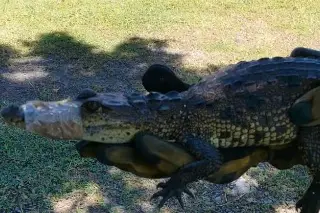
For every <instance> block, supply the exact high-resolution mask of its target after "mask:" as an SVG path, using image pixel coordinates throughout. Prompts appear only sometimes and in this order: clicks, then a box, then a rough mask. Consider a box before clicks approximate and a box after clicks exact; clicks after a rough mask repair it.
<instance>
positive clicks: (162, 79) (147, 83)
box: [142, 64, 190, 93]
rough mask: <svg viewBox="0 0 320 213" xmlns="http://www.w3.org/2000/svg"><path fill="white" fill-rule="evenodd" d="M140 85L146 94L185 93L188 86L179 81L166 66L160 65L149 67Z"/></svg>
mask: <svg viewBox="0 0 320 213" xmlns="http://www.w3.org/2000/svg"><path fill="white" fill-rule="evenodd" d="M142 84H143V86H144V88H145V89H146V90H147V91H148V92H152V91H155V92H160V93H167V92H170V91H174V90H175V91H178V92H182V91H186V90H188V88H189V86H190V85H188V84H186V83H184V82H183V81H181V80H180V79H179V78H178V77H177V76H176V75H175V74H174V72H173V71H172V70H171V69H170V68H169V67H167V66H165V65H161V64H153V65H151V66H150V67H149V68H148V69H147V71H146V72H145V74H144V75H143V77H142Z"/></svg>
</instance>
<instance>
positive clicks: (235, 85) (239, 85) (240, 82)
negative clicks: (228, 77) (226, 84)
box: [232, 80, 243, 88]
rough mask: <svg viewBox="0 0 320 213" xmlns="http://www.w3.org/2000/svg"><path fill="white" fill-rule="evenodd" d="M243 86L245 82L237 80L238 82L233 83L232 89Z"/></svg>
mask: <svg viewBox="0 0 320 213" xmlns="http://www.w3.org/2000/svg"><path fill="white" fill-rule="evenodd" d="M242 85H243V81H241V80H237V81H235V82H233V84H232V87H233V88H239V87H241V86H242Z"/></svg>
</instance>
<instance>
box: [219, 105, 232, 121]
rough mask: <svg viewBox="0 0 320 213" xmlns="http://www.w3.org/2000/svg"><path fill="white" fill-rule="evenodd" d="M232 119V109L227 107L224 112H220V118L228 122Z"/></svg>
mask: <svg viewBox="0 0 320 213" xmlns="http://www.w3.org/2000/svg"><path fill="white" fill-rule="evenodd" d="M231 117H232V108H231V107H230V106H227V107H226V108H225V109H224V110H222V111H221V112H220V118H221V119H224V120H227V119H230V118H231Z"/></svg>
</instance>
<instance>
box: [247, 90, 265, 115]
mask: <svg viewBox="0 0 320 213" xmlns="http://www.w3.org/2000/svg"><path fill="white" fill-rule="evenodd" d="M265 103H266V100H264V99H263V98H261V97H259V96H258V95H252V94H248V95H247V98H246V105H247V108H248V109H249V110H254V111H256V110H257V109H258V108H260V107H262V106H263V105H264V104H265Z"/></svg>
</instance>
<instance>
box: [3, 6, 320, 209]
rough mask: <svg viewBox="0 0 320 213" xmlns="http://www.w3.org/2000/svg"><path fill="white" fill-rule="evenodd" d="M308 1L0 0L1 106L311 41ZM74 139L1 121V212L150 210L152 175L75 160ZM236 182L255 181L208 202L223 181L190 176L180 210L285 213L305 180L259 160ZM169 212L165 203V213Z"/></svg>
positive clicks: (113, 86)
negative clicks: (189, 199) (245, 190)
mask: <svg viewBox="0 0 320 213" xmlns="http://www.w3.org/2000/svg"><path fill="white" fill-rule="evenodd" d="M319 6H320V1H319V0H313V1H311V0H310V1H298V0H291V1H288V0H274V1H265V0H255V1H253V0H227V1H221V0H219V1H218V0H215V1H204V0H197V1H195V0H187V1H176V0H167V1H161V2H150V1H146V0H126V1H124V0H119V1H115V0H108V1H107V0H99V1H90V0H77V1H76V0H70V1H63V0H60V1H52V0H46V1H43V0H33V1H30V0H16V1H10V0H0V11H1V16H0V91H1V96H0V98H1V99H0V107H1V106H4V105H7V104H10V103H23V102H24V101H27V100H30V99H42V100H55V99H60V98H65V97H66V96H74V95H76V94H77V93H78V92H79V90H81V89H82V88H84V87H91V88H94V89H96V90H98V91H103V90H107V91H110V90H111V91H131V90H141V89H142V88H141V84H140V82H139V80H140V77H141V75H142V73H143V72H144V71H145V68H146V67H147V66H148V65H150V64H153V63H164V64H167V65H169V66H171V67H172V68H173V69H175V71H177V72H178V74H179V75H180V76H181V77H183V78H184V79H185V80H186V81H188V82H196V81H197V80H198V79H199V78H201V76H203V75H206V74H208V73H211V72H214V71H215V70H216V69H217V68H218V67H220V66H223V65H227V64H229V63H236V62H237V61H239V60H251V59H257V58H260V57H269V56H276V55H281V56H284V55H288V54H289V53H290V51H291V50H292V49H293V48H295V47H297V46H305V47H311V48H320V44H319V41H318V38H319V37H320V31H319V30H318V29H320V19H319V17H320V11H319V10H318V8H319ZM35 71H37V72H35ZM35 73H42V74H43V75H39V76H37V75H36V74H35ZM41 76H46V77H41ZM18 77H19V78H18ZM19 79H20V80H19ZM21 79H25V80H21ZM73 145H74V144H73V142H65V141H52V140H47V139H44V138H42V137H39V136H35V135H32V134H28V133H25V132H22V131H19V130H16V129H11V128H8V127H6V126H4V125H3V124H2V123H1V121H0V177H1V178H0V212H2V210H3V211H6V212H11V211H13V210H20V211H22V212H49V211H55V212H105V211H110V212H121V209H125V212H150V209H151V208H152V207H154V203H149V202H148V198H149V197H150V196H151V194H152V193H154V192H155V183H156V182H157V181H153V180H146V179H143V178H138V177H135V176H133V175H131V174H128V173H124V172H121V171H119V170H116V169H115V171H113V170H112V168H109V167H105V166H102V165H100V164H98V163H97V162H95V161H94V160H91V159H82V158H80V157H79V155H78V154H77V153H76V151H75V149H74V146H73ZM247 178H252V179H256V180H257V182H258V183H259V186H258V189H257V191H255V192H252V193H250V194H248V195H246V196H244V197H242V198H241V199H240V200H239V201H234V202H232V200H233V199H235V198H232V197H229V200H231V202H229V203H228V204H225V205H222V206H219V205H216V202H215V201H214V198H213V197H214V196H218V195H221V194H223V191H224V190H223V188H225V187H231V186H230V185H227V186H214V185H211V184H207V183H201V184H200V183H199V184H195V189H196V190H197V200H196V201H195V203H192V204H191V203H188V204H187V205H188V206H187V207H190V208H189V209H192V210H195V209H196V210H197V211H199V212H209V211H213V210H215V211H220V212H226V211H228V210H230V211H231V210H234V209H236V211H237V212H246V211H247V212H249V211H251V212H281V211H282V209H283V208H284V209H291V210H292V212H295V210H294V209H292V206H293V205H294V202H296V201H297V199H299V197H300V196H301V195H302V193H303V191H304V190H305V189H306V185H307V183H308V181H309V179H308V177H307V176H306V175H305V173H304V172H303V171H302V170H301V169H297V168H294V169H292V170H288V171H274V170H272V169H270V168H264V169H261V168H260V167H258V168H256V169H252V170H250V171H249V172H248V173H247ZM279 189H282V190H279ZM286 190H289V191H290V193H286V192H285V191H286ZM265 192H267V194H268V195H264V193H265ZM213 195H214V196H213ZM262 195H263V196H262ZM258 198H261V199H260V201H259V202H258V201H257V199H258ZM268 199H269V200H271V201H272V202H271V203H268V202H265V200H268ZM252 200H255V202H254V203H252ZM289 201H291V202H292V203H291V204H290V205H289V207H288V206H286V207H281V206H282V205H284V203H286V202H289ZM193 204H194V207H192V208H191V206H192V205H193ZM175 211H177V212H178V211H179V208H178V206H177V205H176V203H174V202H171V203H170V208H166V209H165V210H164V212H175ZM289 211H290V210H289Z"/></svg>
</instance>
